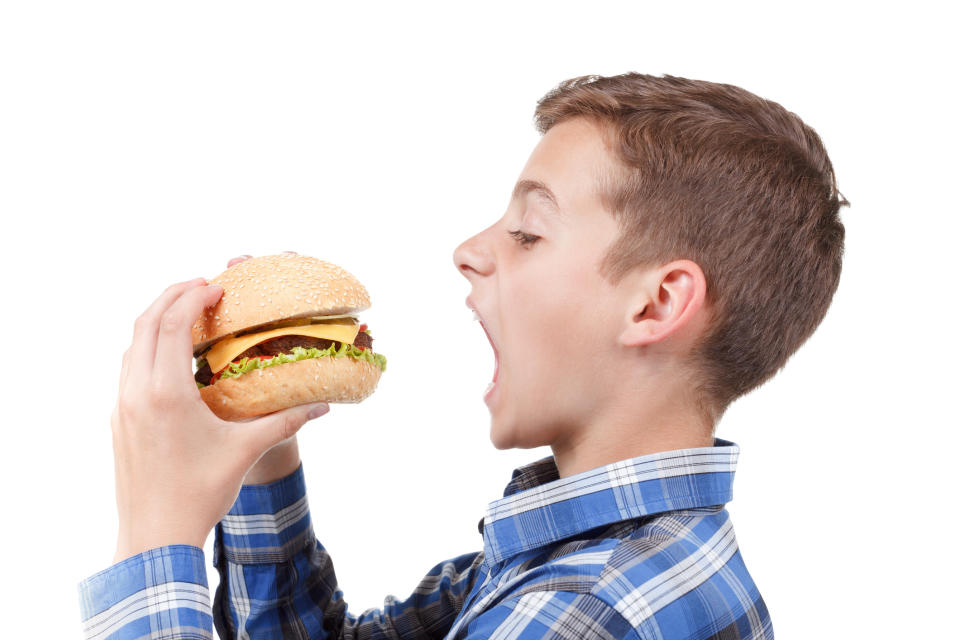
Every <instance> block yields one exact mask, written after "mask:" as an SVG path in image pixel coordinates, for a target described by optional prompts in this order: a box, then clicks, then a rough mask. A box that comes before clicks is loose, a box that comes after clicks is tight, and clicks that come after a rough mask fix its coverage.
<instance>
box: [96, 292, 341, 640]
mask: <svg viewBox="0 0 960 640" xmlns="http://www.w3.org/2000/svg"><path fill="white" fill-rule="evenodd" d="M203 284H204V281H202V279H199V278H198V279H196V280H192V281H189V282H181V283H179V284H176V285H173V286H171V287H169V288H168V289H167V290H166V291H164V292H163V294H162V295H161V296H160V297H159V298H157V299H156V300H155V301H154V303H153V304H152V305H151V306H150V307H149V308H148V309H147V310H146V311H145V312H144V313H143V314H142V315H141V316H140V317H139V318H138V319H137V321H136V324H135V325H134V332H133V343H132V344H131V345H130V348H129V349H128V350H127V351H126V352H125V353H124V354H123V364H122V367H121V370H120V389H119V395H118V398H117V404H116V406H115V407H114V411H113V415H112V416H111V419H110V425H111V429H112V434H113V454H114V472H115V475H116V494H117V512H118V515H119V531H118V535H117V549H116V555H115V556H114V565H113V566H111V567H110V568H108V569H107V570H105V571H103V572H101V573H99V574H96V575H94V576H92V577H91V578H88V579H87V580H85V581H84V582H82V583H81V584H80V604H81V610H82V617H83V620H84V627H85V633H86V635H87V637H90V638H94V637H95V638H104V639H106V638H108V637H109V638H110V640H123V639H125V638H152V637H158V638H159V637H163V638H191V639H195V638H204V637H212V630H211V629H210V622H211V616H210V605H209V592H208V591H207V583H206V573H205V570H204V562H203V552H202V549H203V544H204V542H205V541H206V539H207V536H208V535H209V533H210V529H212V528H213V527H214V525H216V523H217V522H218V521H219V520H220V519H221V518H222V517H223V515H224V514H225V513H227V511H228V510H229V509H230V505H231V504H233V503H234V501H235V500H236V497H237V495H238V494H239V492H240V487H241V485H242V483H243V480H244V476H245V475H246V474H247V472H248V471H250V469H251V467H253V465H254V463H256V462H257V460H259V459H260V458H261V456H263V453H264V452H265V451H269V450H270V449H271V448H272V447H274V446H275V445H277V444H278V443H281V442H283V441H284V440H287V439H288V438H290V437H291V436H292V435H294V434H295V433H296V431H297V430H298V429H299V428H300V427H301V426H303V424H304V423H305V422H306V421H307V420H308V419H309V418H311V417H316V415H319V413H318V414H313V415H311V406H310V405H300V406H296V407H291V408H289V409H285V410H283V411H277V412H275V413H272V414H268V415H266V416H263V417H259V418H256V419H252V420H250V421H248V422H227V421H225V420H221V419H219V418H218V417H217V416H216V415H214V414H213V412H211V411H210V409H209V408H208V407H207V406H206V405H205V404H204V402H203V400H202V399H201V398H200V394H199V391H198V390H197V387H196V383H195V382H194V380H193V376H192V375H191V374H190V370H191V368H192V359H193V356H192V352H193V348H192V336H191V325H192V324H193V322H194V321H195V320H196V318H197V317H199V316H200V313H201V312H202V310H203V308H204V307H207V306H210V305H212V304H213V303H215V302H216V301H217V300H218V299H219V297H220V296H221V295H222V294H223V290H222V288H219V287H204V286H201V285H203ZM313 406H316V407H319V409H320V410H321V413H322V412H323V411H325V410H327V409H329V407H328V406H327V405H326V404H325V403H322V404H320V405H313ZM104 629H109V630H110V631H109V633H104Z"/></svg>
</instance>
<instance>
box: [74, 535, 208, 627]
mask: <svg viewBox="0 0 960 640" xmlns="http://www.w3.org/2000/svg"><path fill="white" fill-rule="evenodd" d="M78 591H79V596H80V613H81V619H82V620H83V637H84V638H91V639H92V638H97V639H100V638H111V639H116V640H127V639H130V640H133V639H134V638H138V639H139V638H145V637H151V638H160V637H162V638H170V639H175V638H183V639H187V638H189V639H191V640H196V639H198V638H213V622H212V618H211V609H210V592H209V591H208V589H207V570H206V566H205V562H204V557H203V549H200V548H197V547H193V546H187V545H170V546H164V547H158V548H155V549H150V550H148V551H145V552H143V553H139V554H136V555H133V556H131V557H129V558H126V559H124V560H123V561H121V562H118V563H115V564H113V565H112V566H111V567H109V568H107V569H104V570H103V571H101V572H99V573H96V574H94V575H92V576H90V577H89V578H87V579H85V580H84V581H83V582H81V583H80V584H79V585H78Z"/></svg>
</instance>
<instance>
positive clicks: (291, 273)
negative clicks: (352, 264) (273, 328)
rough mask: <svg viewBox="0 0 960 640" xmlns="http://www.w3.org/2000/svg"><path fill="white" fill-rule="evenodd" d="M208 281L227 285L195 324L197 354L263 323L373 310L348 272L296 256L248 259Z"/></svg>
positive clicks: (365, 295) (194, 350)
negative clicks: (215, 301) (222, 339)
mask: <svg viewBox="0 0 960 640" xmlns="http://www.w3.org/2000/svg"><path fill="white" fill-rule="evenodd" d="M207 282H209V283H210V284H218V285H220V286H221V287H223V295H222V296H221V297H220V300H219V301H218V302H217V304H215V305H214V306H212V307H209V308H207V309H205V310H204V312H203V315H202V316H201V317H200V319H199V320H197V321H196V322H195V323H194V324H193V328H192V334H193V355H195V356H196V355H199V354H200V353H202V352H203V351H205V350H206V348H207V347H209V346H210V345H212V344H213V343H214V342H216V341H217V340H220V339H221V338H224V337H226V336H230V335H233V334H235V333H237V332H240V331H248V330H256V329H257V328H258V327H259V326H260V325H268V324H271V323H274V322H278V321H280V320H287V319H290V318H303V317H310V316H332V315H342V314H348V313H349V314H353V313H356V312H359V311H363V310H364V309H369V308H370V295H369V294H368V293H367V290H366V289H365V288H364V286H363V285H362V284H360V281H359V280H357V279H356V278H355V277H353V276H352V275H351V274H350V273H348V272H347V271H346V270H345V269H343V268H341V267H338V266H337V265H335V264H333V263H330V262H325V261H323V260H318V259H317V258H311V257H310V256H303V255H298V254H289V253H281V254H278V255H272V256H260V257H257V258H249V259H247V260H244V261H243V262H240V263H238V264H235V265H233V266H232V267H230V268H229V269H227V270H226V271H224V272H223V273H221V274H220V275H218V276H217V277H215V278H211V279H209V280H208V281H207Z"/></svg>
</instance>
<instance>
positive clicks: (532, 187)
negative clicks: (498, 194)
mask: <svg viewBox="0 0 960 640" xmlns="http://www.w3.org/2000/svg"><path fill="white" fill-rule="evenodd" d="M531 192H532V193H536V194H538V195H541V196H543V197H544V198H546V200H547V201H549V202H550V204H551V205H553V209H554V210H555V211H556V212H557V213H562V212H561V210H560V205H559V204H558V203H557V196H556V194H554V193H553V191H551V190H550V187H548V186H547V185H546V184H544V183H542V182H540V181H539V180H527V179H524V180H519V181H518V182H517V184H516V186H515V187H514V188H513V195H511V196H510V199H511V200H519V199H521V198H523V197H524V196H525V195H527V194H528V193H531Z"/></svg>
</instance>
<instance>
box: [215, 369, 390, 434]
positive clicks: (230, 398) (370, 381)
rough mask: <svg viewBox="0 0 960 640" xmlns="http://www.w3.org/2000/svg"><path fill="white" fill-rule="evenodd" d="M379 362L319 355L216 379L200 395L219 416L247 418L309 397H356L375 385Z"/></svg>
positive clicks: (318, 399) (339, 399) (355, 399)
mask: <svg viewBox="0 0 960 640" xmlns="http://www.w3.org/2000/svg"><path fill="white" fill-rule="evenodd" d="M380 373H381V370H380V367H379V366H377V365H375V364H372V363H370V362H367V361H366V360H356V359H354V358H351V357H349V356H344V357H341V358H333V357H330V356H323V357H320V358H308V359H306V360H298V361H296V362H285V363H283V364H278V365H274V366H272V367H266V368H264V369H254V370H253V371H251V372H249V373H245V374H243V375H241V376H238V377H236V378H221V379H220V380H217V382H216V383H214V384H212V385H208V386H206V387H203V388H201V389H200V397H201V398H202V399H203V401H204V402H205V403H207V406H208V407H210V410H211V411H213V412H214V413H215V414H216V415H217V417H219V418H221V419H223V420H235V419H237V418H252V417H254V416H259V415H263V414H265V413H272V412H274V411H279V410H281V409H286V408H287V407H293V406H296V405H298V404H308V403H311V402H360V401H361V400H363V399H364V398H366V397H367V396H369V395H370V394H371V393H373V391H374V390H375V389H376V388H377V382H379V381H380Z"/></svg>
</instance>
